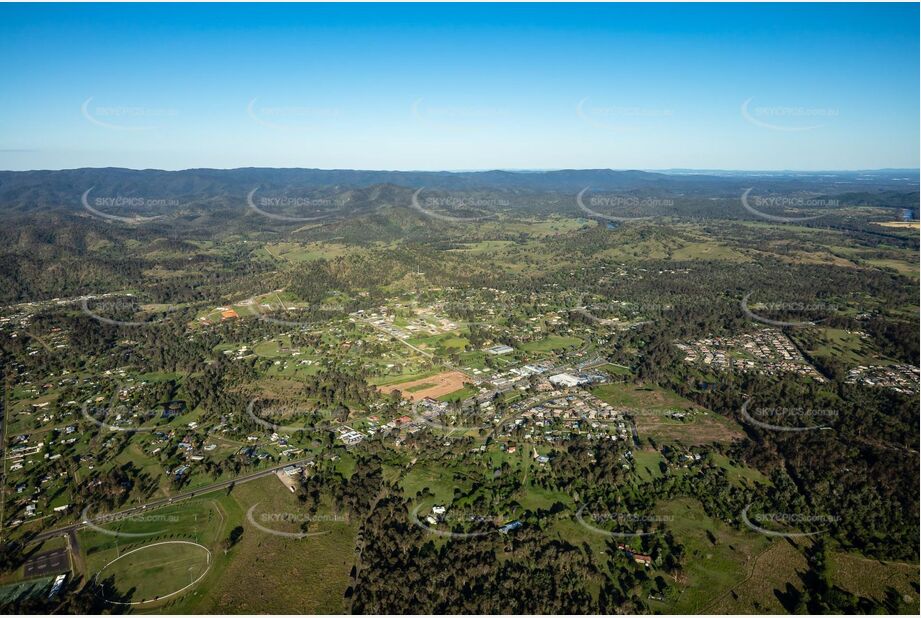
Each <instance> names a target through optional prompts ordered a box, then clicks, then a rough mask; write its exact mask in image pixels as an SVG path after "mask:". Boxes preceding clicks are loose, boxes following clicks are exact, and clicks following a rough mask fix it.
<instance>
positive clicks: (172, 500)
mask: <svg viewBox="0 0 921 618" xmlns="http://www.w3.org/2000/svg"><path fill="white" fill-rule="evenodd" d="M310 461H313V458H309V457H308V458H304V459H297V460H294V461H289V462H286V463H283V464H279V465H277V466H273V467H271V468H266V469H265V470H259V471H258V472H251V473H250V474H244V475H243V476H238V477H236V478H233V479H228V480H225V481H218V482H217V483H212V484H210V485H205V486H204V487H198V488H196V489H194V490H189V491H185V492H182V493H179V494H176V495H175V496H170V497H168V498H159V499H157V500H153V501H151V502H147V503H145V504H138V505H136V506H132V507H129V508H127V509H123V510H121V511H114V512H112V513H104V514H102V515H99V516H97V517H96V521H99V522H100V523H106V522H108V521H111V520H112V519H123V518H124V517H125V516H127V515H134V514H137V513H141V512H143V511H146V510H148V509H155V508H159V507H163V506H170V505H172V504H176V503H177V502H179V501H180V500H188V499H191V498H194V497H195V496H200V495H202V494H208V493H212V492H215V491H218V490H220V489H226V488H228V487H230V486H231V485H239V484H240V483H246V482H248V481H255V480H256V479H261V478H264V477H266V476H271V475H273V474H275V473H276V472H278V471H279V470H282V469H284V468H287V467H288V466H296V465H299V464H304V463H307V462H310ZM92 523H95V522H94V520H93V519H92V518H90V517H85V518H82V519H81V520H80V521H78V522H74V523H72V524H70V525H67V526H62V527H60V528H54V529H53V530H46V531H44V532H40V533H38V534H37V535H36V536H35V540H38V541H41V540H45V539H49V538H51V537H55V536H61V535H67V534H71V533H73V532H76V531H77V530H80V529H82V528H85V527H87V526H88V525H89V524H92Z"/></svg>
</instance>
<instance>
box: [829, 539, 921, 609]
mask: <svg viewBox="0 0 921 618" xmlns="http://www.w3.org/2000/svg"><path fill="white" fill-rule="evenodd" d="M829 566H830V571H831V579H832V582H834V584H835V585H837V586H840V587H842V588H844V589H845V590H848V591H849V592H853V593H854V594H857V595H860V596H863V597H868V598H872V599H876V600H877V601H882V600H883V599H884V598H885V595H886V592H887V590H888V589H889V588H894V589H895V590H896V591H897V592H898V593H899V594H900V596H901V597H902V600H903V601H904V602H906V603H908V604H909V605H912V606H914V607H916V608H917V607H918V603H919V599H918V565H917V564H907V563H904V562H886V561H882V560H875V559H873V558H865V557H863V556H860V555H857V554H850V553H844V552H831V554H830V558H829Z"/></svg>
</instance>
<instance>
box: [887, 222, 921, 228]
mask: <svg viewBox="0 0 921 618" xmlns="http://www.w3.org/2000/svg"><path fill="white" fill-rule="evenodd" d="M919 224H921V221H886V222H884V223H877V224H876V225H881V226H883V227H902V228H908V229H914V228H917V227H919Z"/></svg>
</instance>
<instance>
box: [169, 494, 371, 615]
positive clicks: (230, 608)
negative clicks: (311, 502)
mask: <svg viewBox="0 0 921 618" xmlns="http://www.w3.org/2000/svg"><path fill="white" fill-rule="evenodd" d="M229 498H230V500H231V501H232V503H233V504H232V505H230V506H229V507H228V509H227V510H228V513H229V518H230V519H232V520H233V522H234V524H235V525H236V523H237V522H239V523H240V525H242V526H243V527H244V532H243V536H242V537H241V539H240V540H239V542H238V543H237V544H236V545H235V546H234V547H233V548H231V549H230V550H229V551H228V553H227V555H226V557H227V558H228V560H227V562H226V564H225V565H224V566H223V568H222V569H220V571H219V572H217V573H216V574H214V575H213V576H212V575H209V577H208V580H207V582H208V585H207V588H205V587H202V589H201V592H200V594H198V595H195V597H194V598H189V600H188V602H187V603H185V604H178V605H176V607H175V608H171V611H175V612H177V613H289V612H290V611H291V610H292V608H297V611H298V612H302V613H308V614H309V613H320V614H327V613H329V614H336V613H344V612H346V611H347V604H346V599H345V598H344V594H345V590H346V588H347V587H348V584H349V571H350V570H351V568H352V564H353V560H354V548H355V534H356V532H357V530H356V525H355V524H354V523H353V522H349V521H327V522H321V523H316V524H311V525H312V526H313V525H315V526H317V530H318V531H320V528H322V530H324V531H325V530H328V531H329V533H328V534H322V535H318V536H310V537H305V538H291V537H285V536H276V535H273V534H271V533H267V532H264V531H262V530H260V529H258V528H256V527H255V526H253V525H252V523H251V522H249V521H248V520H247V518H246V512H247V511H248V510H249V508H250V507H252V506H253V505H257V509H258V511H257V514H256V515H254V519H255V520H256V521H257V522H258V523H260V524H262V525H264V526H265V527H268V528H274V527H275V526H276V522H275V521H271V520H270V521H266V520H265V519H264V518H263V517H262V515H263V514H273V513H298V512H301V511H302V510H303V509H302V507H301V506H300V503H299V501H298V499H297V497H296V496H295V495H294V494H292V493H290V492H289V491H288V490H287V489H285V487H284V486H283V485H282V484H281V483H280V482H279V481H278V479H277V478H275V477H274V476H272V477H267V478H264V479H260V480H258V481H253V482H252V483H247V484H245V485H240V486H238V487H236V488H235V489H234V491H233V492H232V494H231V495H230V497H229ZM283 525H285V524H279V526H283ZM220 552H221V553H223V550H220ZM215 570H217V568H216V569H215ZM241 582H245V583H246V585H241Z"/></svg>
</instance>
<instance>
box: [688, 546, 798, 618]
mask: <svg viewBox="0 0 921 618" xmlns="http://www.w3.org/2000/svg"><path fill="white" fill-rule="evenodd" d="M807 568H808V566H807V564H806V558H805V557H803V554H802V552H801V550H800V548H798V547H797V546H796V545H795V544H794V543H793V542H792V541H788V540H786V539H780V540H777V541H774V544H773V545H771V546H770V547H769V548H768V549H767V550H766V551H764V552H763V553H761V554H759V555H758V556H757V558H756V559H755V560H754V561H753V564H752V568H751V570H750V575H749V576H748V577H746V579H744V580H742V581H741V582H739V583H738V584H736V585H735V586H733V587H732V588H731V589H730V590H729V591H727V592H724V593H723V594H721V595H719V596H717V597H716V598H715V599H714V600H713V602H711V603H710V604H709V605H707V606H706V608H705V611H706V612H708V613H715V614H753V613H765V614H786V613H790V612H791V611H792V609H791V608H786V607H784V604H783V602H782V601H781V600H782V599H784V600H785V599H786V598H787V597H786V596H785V595H787V592H788V589H789V587H792V588H796V589H800V590H801V589H802V588H803V583H802V580H801V579H800V575H801V574H802V573H804V572H805V571H806V570H807Z"/></svg>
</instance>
